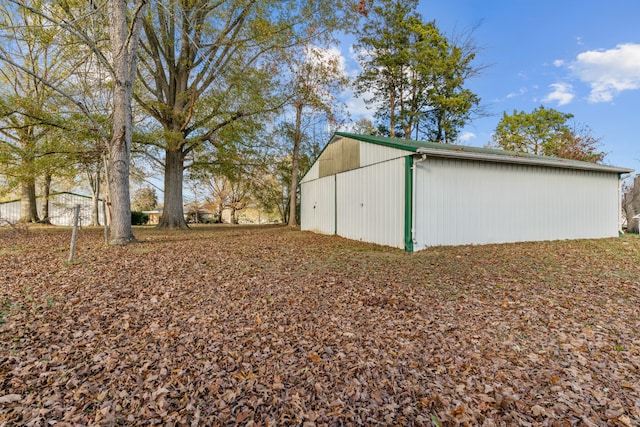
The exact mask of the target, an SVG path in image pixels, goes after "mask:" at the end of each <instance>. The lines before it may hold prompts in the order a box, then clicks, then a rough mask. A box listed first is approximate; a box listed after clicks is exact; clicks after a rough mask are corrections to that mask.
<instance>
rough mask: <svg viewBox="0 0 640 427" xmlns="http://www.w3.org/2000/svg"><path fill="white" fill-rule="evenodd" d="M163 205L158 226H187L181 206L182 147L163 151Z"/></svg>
mask: <svg viewBox="0 0 640 427" xmlns="http://www.w3.org/2000/svg"><path fill="white" fill-rule="evenodd" d="M164 170H165V172H164V207H163V208H162V219H161V220H160V223H159V224H158V227H159V228H170V229H171V228H189V227H188V226H187V222H186V221H185V219H184V207H183V206H182V180H183V173H184V156H183V154H182V149H180V148H178V149H167V150H166V151H165V168H164Z"/></svg>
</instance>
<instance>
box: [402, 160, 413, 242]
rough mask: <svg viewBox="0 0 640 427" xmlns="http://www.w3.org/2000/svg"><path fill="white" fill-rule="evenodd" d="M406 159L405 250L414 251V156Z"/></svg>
mask: <svg viewBox="0 0 640 427" xmlns="http://www.w3.org/2000/svg"><path fill="white" fill-rule="evenodd" d="M404 160H405V162H404V250H405V251H406V252H413V233H412V232H411V229H412V227H413V156H406V157H405V158H404Z"/></svg>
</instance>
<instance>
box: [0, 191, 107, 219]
mask: <svg viewBox="0 0 640 427" xmlns="http://www.w3.org/2000/svg"><path fill="white" fill-rule="evenodd" d="M77 205H80V214H79V216H78V221H79V224H80V225H89V224H90V223H91V212H92V211H93V202H92V199H91V197H90V196H83V195H81V194H74V193H69V192H60V193H53V194H51V195H50V197H49V221H50V222H51V224H53V225H64V226H72V225H73V218H74V215H75V207H76V206H77ZM36 206H37V209H38V215H39V216H42V197H38V198H37V199H36ZM98 212H99V218H100V220H101V221H102V218H103V217H104V216H103V208H102V203H99V204H98ZM19 219H20V200H19V199H18V200H12V201H9V202H2V203H0V226H2V225H6V222H8V223H15V222H17V221H18V220H19Z"/></svg>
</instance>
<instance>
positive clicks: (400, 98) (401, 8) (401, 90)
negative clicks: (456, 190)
mask: <svg viewBox="0 0 640 427" xmlns="http://www.w3.org/2000/svg"><path fill="white" fill-rule="evenodd" d="M416 7H417V1H409V2H400V1H397V0H383V1H382V2H381V3H379V4H378V5H377V6H375V7H373V9H372V11H371V14H370V18H369V20H368V21H367V22H366V23H365V25H364V26H363V28H362V30H361V31H360V33H359V38H358V44H357V45H356V48H357V50H358V53H359V60H360V63H361V65H362V68H363V71H362V73H361V74H360V76H358V79H357V81H356V86H357V94H358V95H360V96H365V97H367V96H368V97H369V98H368V99H365V101H366V102H367V103H368V104H370V105H373V106H375V108H376V109H377V112H376V116H377V117H378V120H380V121H381V122H382V123H383V124H384V125H385V126H384V127H386V129H387V132H386V133H388V134H389V135H390V136H392V137H393V136H404V137H405V138H412V137H413V138H415V139H419V138H420V137H421V135H422V136H424V137H426V138H427V139H429V140H432V141H437V142H444V143H452V142H455V140H456V138H457V136H458V133H459V131H460V129H462V127H463V126H464V125H465V124H466V123H467V122H468V121H469V120H470V119H471V118H472V116H473V115H474V114H475V113H479V112H480V110H479V109H478V105H479V103H480V98H479V97H478V96H477V95H476V94H474V93H473V92H471V91H470V90H468V89H465V87H464V85H465V83H466V80H467V79H468V78H469V77H473V76H474V75H475V74H477V73H478V71H479V68H478V67H475V66H473V65H472V61H473V60H474V59H475V52H476V49H475V47H474V46H473V44H472V43H470V42H469V40H466V41H465V42H464V43H457V41H456V40H450V39H448V38H447V37H445V36H444V35H443V34H442V33H441V32H440V31H439V29H438V28H437V26H436V24H435V22H426V23H425V22H423V20H422V17H421V16H420V15H419V14H418V13H417V12H415V8H416Z"/></svg>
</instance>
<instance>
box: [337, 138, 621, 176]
mask: <svg viewBox="0 0 640 427" xmlns="http://www.w3.org/2000/svg"><path fill="white" fill-rule="evenodd" d="M336 136H338V137H343V138H351V139H355V140H358V141H364V142H369V143H371V144H377V145H383V146H386V147H390V148H396V149H399V150H405V151H408V152H411V153H418V154H426V155H432V156H435V157H450V158H460V159H469V160H483V161H493V162H502V163H526V164H533V165H540V166H550V167H558V168H568V169H581V170H593V171H603V172H614V173H619V174H625V173H631V172H633V169H628V168H621V167H617V166H609V165H603V164H599V163H589V162H581V161H578V160H570V159H562V158H558V157H548V156H537V155H535V154H529V153H518V152H514V151H506V150H498V149H495V148H482V147H469V146H465V145H457V144H441V143H437V142H428V141H415V140H410V139H402V138H389V137H384V136H373V135H357V134H352V133H346V132H336V133H335V134H334V136H333V138H331V141H333V139H334V138H335V137H336Z"/></svg>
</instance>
